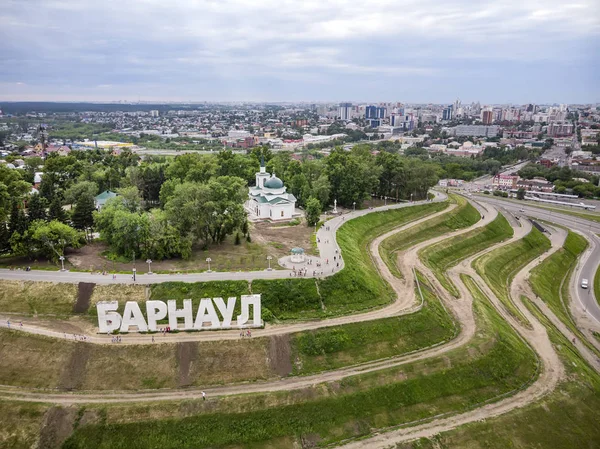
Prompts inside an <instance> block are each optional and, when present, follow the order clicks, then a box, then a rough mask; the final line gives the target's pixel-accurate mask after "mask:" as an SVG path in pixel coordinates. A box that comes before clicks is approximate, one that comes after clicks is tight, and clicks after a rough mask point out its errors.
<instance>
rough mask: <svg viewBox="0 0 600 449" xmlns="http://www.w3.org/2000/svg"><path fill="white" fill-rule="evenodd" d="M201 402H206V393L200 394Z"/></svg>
mask: <svg viewBox="0 0 600 449" xmlns="http://www.w3.org/2000/svg"><path fill="white" fill-rule="evenodd" d="M202 400H203V401H206V393H205V392H204V391H203V392H202Z"/></svg>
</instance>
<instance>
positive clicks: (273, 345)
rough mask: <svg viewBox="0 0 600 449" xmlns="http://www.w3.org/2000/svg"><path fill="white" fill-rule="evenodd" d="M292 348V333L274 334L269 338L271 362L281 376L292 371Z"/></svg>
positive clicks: (274, 370) (273, 368)
mask: <svg viewBox="0 0 600 449" xmlns="http://www.w3.org/2000/svg"><path fill="white" fill-rule="evenodd" d="M291 353H292V349H291V347H290V334H284V335H273V336H272V337H271V338H270V340H269V364H270V366H271V369H272V370H273V372H275V373H276V374H277V375H278V376H280V377H287V376H289V375H290V374H291V373H292V357H291V355H292V354H291Z"/></svg>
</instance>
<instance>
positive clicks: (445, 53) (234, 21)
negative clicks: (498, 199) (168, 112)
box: [0, 0, 600, 103]
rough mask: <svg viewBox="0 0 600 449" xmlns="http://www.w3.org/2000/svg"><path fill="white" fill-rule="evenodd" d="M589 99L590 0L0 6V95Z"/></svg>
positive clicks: (597, 30) (598, 33)
mask: <svg viewBox="0 0 600 449" xmlns="http://www.w3.org/2000/svg"><path fill="white" fill-rule="evenodd" d="M457 97H458V98H461V99H462V100H463V102H465V101H469V102H470V101H477V100H479V101H481V102H482V103H508V102H514V103H527V102H557V103H568V102H598V101H600V0H573V1H565V0H560V1H558V0H294V1H291V0H2V1H1V7H0V100H5V101H6V100H67V101H79V100H90V101H104V100H107V101H113V100H138V99H141V100H142V101H155V100H160V101H163V100H164V101H169V100H171V101H205V100H206V101H238V100H245V101H346V100H348V101H405V102H449V101H453V100H454V99H455V98H457Z"/></svg>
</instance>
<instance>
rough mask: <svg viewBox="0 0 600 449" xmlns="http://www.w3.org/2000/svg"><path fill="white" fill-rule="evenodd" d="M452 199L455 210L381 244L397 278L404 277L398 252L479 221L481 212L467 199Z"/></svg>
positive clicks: (389, 238)
mask: <svg viewBox="0 0 600 449" xmlns="http://www.w3.org/2000/svg"><path fill="white" fill-rule="evenodd" d="M451 199H452V200H453V201H455V202H456V203H457V207H456V208H455V209H454V210H452V211H450V212H448V213H447V214H443V215H440V216H438V217H436V218H433V219H431V220H427V221H426V222H424V223H421V224H419V225H417V226H414V227H411V228H410V229H407V230H406V231H404V232H399V233H397V234H394V235H392V236H390V237H388V238H387V239H385V240H384V241H383V242H382V243H381V246H380V247H379V253H380V254H381V258H382V259H383V261H384V262H385V263H386V265H387V267H388V268H389V270H390V271H391V272H392V273H393V274H394V275H395V276H396V277H400V278H401V277H402V273H400V271H399V270H398V267H397V265H396V257H397V253H398V252H400V251H404V250H405V249H407V248H409V247H411V246H414V245H416V244H417V243H421V242H424V241H426V240H429V239H432V238H435V237H438V236H440V235H443V234H446V233H448V232H452V231H456V230H457V229H462V228H466V227H469V226H472V225H474V224H475V223H477V222H478V221H479V219H480V216H479V212H477V209H475V208H474V207H473V206H471V204H469V202H468V201H467V200H466V199H464V198H463V197H460V196H456V195H453V196H451Z"/></svg>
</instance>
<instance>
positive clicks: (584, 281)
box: [581, 279, 588, 288]
mask: <svg viewBox="0 0 600 449" xmlns="http://www.w3.org/2000/svg"><path fill="white" fill-rule="evenodd" d="M581 288H588V280H587V279H582V280H581Z"/></svg>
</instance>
